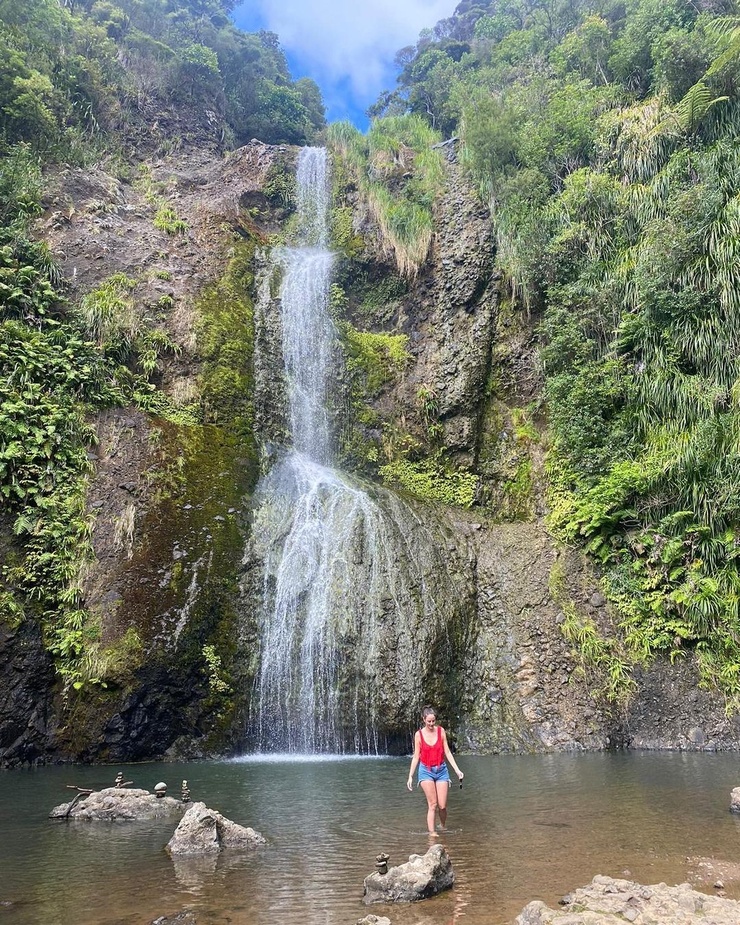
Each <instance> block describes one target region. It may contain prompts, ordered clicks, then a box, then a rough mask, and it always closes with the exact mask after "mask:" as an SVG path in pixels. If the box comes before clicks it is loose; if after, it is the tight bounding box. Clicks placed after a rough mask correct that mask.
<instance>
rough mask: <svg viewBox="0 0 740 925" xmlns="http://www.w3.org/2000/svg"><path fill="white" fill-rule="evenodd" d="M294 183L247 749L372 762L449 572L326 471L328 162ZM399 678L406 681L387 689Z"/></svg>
mask: <svg viewBox="0 0 740 925" xmlns="http://www.w3.org/2000/svg"><path fill="white" fill-rule="evenodd" d="M297 183H298V193H299V195H298V205H299V229H300V231H299V235H300V240H301V246H299V247H295V248H280V249H278V250H277V251H276V252H274V253H273V255H272V264H273V267H274V266H277V267H279V268H280V269H281V270H282V282H281V288H280V305H281V331H282V353H283V360H284V365H285V374H286V379H287V393H288V404H289V411H290V427H291V432H292V449H291V450H289V451H288V452H287V453H286V454H285V455H284V456H283V458H282V459H281V460H280V461H279V462H278V463H277V464H276V465H274V466H273V468H272V469H271V470H270V472H269V473H268V474H267V476H266V477H264V478H263V480H262V481H261V483H260V485H259V487H258V491H257V509H256V513H255V518H254V529H253V542H254V545H255V551H256V554H257V557H258V558H259V559H260V560H261V561H262V564H263V570H264V581H263V588H262V595H261V597H262V610H263V613H262V640H261V648H260V670H259V675H258V677H257V678H256V682H255V690H254V694H253V698H252V709H251V715H250V735H249V738H250V740H251V741H252V743H253V744H254V745H255V746H256V747H257V749H258V750H260V751H280V752H309V753H311V752H314V753H315V752H335V753H337V752H338V753H341V752H346V751H353V752H371V753H372V752H376V751H378V749H379V747H382V745H383V743H380V742H379V734H378V725H379V724H378V713H379V710H380V709H386V710H387V709H388V708H389V707H388V704H387V700H388V696H390V697H391V699H394V700H396V701H398V700H399V694H398V691H399V690H400V689H401V688H403V687H404V684H405V685H406V686H407V687H408V685H409V684H410V685H411V687H412V688H414V690H409V691H406V693H405V694H404V696H405V698H406V699H410V698H412V697H413V696H415V695H416V690H415V685H416V684H417V683H418V680H419V679H418V670H416V669H417V666H416V664H415V662H416V658H417V656H416V647H417V646H419V647H421V646H425V645H430V644H432V639H433V638H436V636H435V634H437V635H438V633H439V624H440V619H439V617H440V610H439V608H437V606H436V604H435V603H434V600H433V597H434V595H433V594H432V593H430V589H429V588H428V587H427V585H428V580H429V576H430V574H434V575H435V576H437V578H436V580H438V576H439V575H440V574H441V573H444V572H445V567H444V563H443V561H442V560H441V559H440V554H439V551H438V549H437V548H436V546H435V543H434V541H433V539H432V537H431V536H430V534H429V532H428V530H427V529H426V528H425V527H424V526H423V524H422V523H421V521H420V519H419V518H418V517H417V516H416V515H415V514H414V513H413V512H412V511H411V510H410V509H408V508H407V507H406V506H405V505H404V504H402V503H401V502H400V501H399V500H398V499H396V498H394V497H393V496H391V495H387V496H384V497H383V498H382V499H381V497H380V494H379V495H378V499H377V500H374V499H373V498H371V497H370V495H369V494H368V493H367V491H365V490H363V489H362V488H360V487H358V486H357V485H355V484H353V483H352V482H351V481H350V480H349V478H348V477H347V476H345V475H343V474H341V473H340V472H338V471H337V470H336V469H333V468H331V462H332V452H331V433H330V426H329V418H328V414H327V407H326V396H327V386H328V384H329V380H330V374H331V366H332V360H331V358H332V355H333V352H334V348H335V344H336V333H335V329H334V326H333V324H332V321H331V318H330V315H329V311H328V302H329V291H330V285H331V272H332V254H331V252H330V251H329V250H327V239H328V231H327V212H328V200H329V195H328V190H329V185H328V174H327V155H326V151H325V150H323V149H320V148H305V149H303V150H302V152H301V154H300V158H299V164H298V174H297ZM261 299H262V301H263V302H265V303H267V302H268V301H269V299H270V286H269V279H267V280H266V283H265V285H264V286H263V287H262V295H261ZM263 308H264V305H263ZM399 672H400V673H401V674H402V675H403V676H404V677H405V678H406V680H405V681H402V682H400V685H399V684H389V683H388V678H389V677H390V676H391V675H393V676H395V675H396V674H397V673H399ZM409 678H410V679H411V680H410V681H409ZM398 707H399V703H398V702H396V703H395V704H394V705H392V707H390V708H391V709H392V708H395V709H398Z"/></svg>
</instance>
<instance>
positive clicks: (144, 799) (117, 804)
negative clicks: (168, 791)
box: [49, 787, 184, 822]
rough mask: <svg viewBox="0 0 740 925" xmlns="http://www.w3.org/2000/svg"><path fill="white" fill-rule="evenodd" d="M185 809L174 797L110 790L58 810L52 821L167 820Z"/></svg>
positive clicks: (67, 804)
mask: <svg viewBox="0 0 740 925" xmlns="http://www.w3.org/2000/svg"><path fill="white" fill-rule="evenodd" d="M183 809H184V807H183V804H182V803H181V802H180V801H179V800H174V799H172V797H157V796H155V795H154V794H153V793H149V791H148V790H136V789H133V788H128V787H125V788H124V787H106V788H105V789H104V790H96V791H94V792H93V793H90V794H87V795H86V796H84V797H82V798H75V799H74V800H72V801H70V802H69V803H61V804H60V805H59V806H55V807H54V809H52V811H51V812H50V813H49V818H50V819H86V820H92V821H99V822H119V821H124V822H130V821H132V820H136V819H166V818H169V817H171V816H174V815H177V814H179V813H182V811H183Z"/></svg>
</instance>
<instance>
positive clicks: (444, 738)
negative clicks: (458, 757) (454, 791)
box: [440, 726, 465, 780]
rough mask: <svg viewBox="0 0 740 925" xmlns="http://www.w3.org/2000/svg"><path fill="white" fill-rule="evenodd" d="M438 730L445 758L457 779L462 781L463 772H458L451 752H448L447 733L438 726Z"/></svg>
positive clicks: (458, 769)
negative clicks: (439, 730)
mask: <svg viewBox="0 0 740 925" xmlns="http://www.w3.org/2000/svg"><path fill="white" fill-rule="evenodd" d="M440 729H441V731H442V741H443V742H444V746H445V758H446V759H447V760H448V761H449V762H450V764H451V765H452V767H453V768H454V769H455V774H457V776H458V777H459V779H460V780H462V779H463V777H465V775H464V774H463V772H462V771H461V770H460V768H458V766H457V762H456V761H455V759H454V758H453V757H452V752H451V751H450V746H449V745H448V744H447V733H446V732H445V731H444V729H442V727H441V726H440Z"/></svg>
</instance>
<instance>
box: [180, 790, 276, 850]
mask: <svg viewBox="0 0 740 925" xmlns="http://www.w3.org/2000/svg"><path fill="white" fill-rule="evenodd" d="M264 844H265V839H264V838H263V837H262V836H261V835H260V833H259V832H255V830H254V829H251V828H245V827H244V826H241V825H237V824H236V823H235V822H232V821H231V820H230V819H226V818H225V817H224V816H222V815H221V813H217V812H216V811H215V810H212V809H209V808H208V807H207V806H206V804H205V803H191V804H190V806H189V808H188V810H187V812H186V813H185V815H184V816H183V817H182V819H181V820H180V824H179V825H178V827H177V829H176V830H175V834H174V835H173V836H172V838H171V839H170V840H169V842H168V843H167V851H168V852H169V853H170V854H171V855H183V854H191V855H197V854H215V853H216V852H218V851H221V849H222V848H242V849H243V848H257V847H259V846H260V845H264Z"/></svg>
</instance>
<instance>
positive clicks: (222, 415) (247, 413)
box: [196, 241, 255, 447]
mask: <svg viewBox="0 0 740 925" xmlns="http://www.w3.org/2000/svg"><path fill="white" fill-rule="evenodd" d="M254 247H255V245H254V241H248V242H245V243H243V244H238V245H236V246H235V248H234V253H233V256H232V258H231V261H230V263H229V266H228V268H227V271H226V273H225V274H224V276H223V277H222V278H221V280H220V281H219V282H218V283H216V284H215V285H213V286H211V287H209V288H208V289H207V290H206V291H205V292H204V293H203V295H202V296H201V298H200V299H199V301H198V304H197V309H198V313H199V322H198V324H197V328H196V334H197V343H198V352H199V353H200V355H201V357H202V360H203V363H202V367H201V374H200V378H199V386H200V392H201V408H202V412H203V418H204V420H205V421H206V422H209V423H214V424H221V425H228V426H229V427H230V428H234V430H235V431H236V432H237V433H239V434H240V435H241V437H242V438H243V439H246V440H248V441H249V443H250V447H251V446H252V443H253V434H252V420H253V388H254V374H253V354H254V306H253V304H252V300H251V297H250V292H251V287H252V285H253V282H254V275H253V265H252V261H253V257H254Z"/></svg>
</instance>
